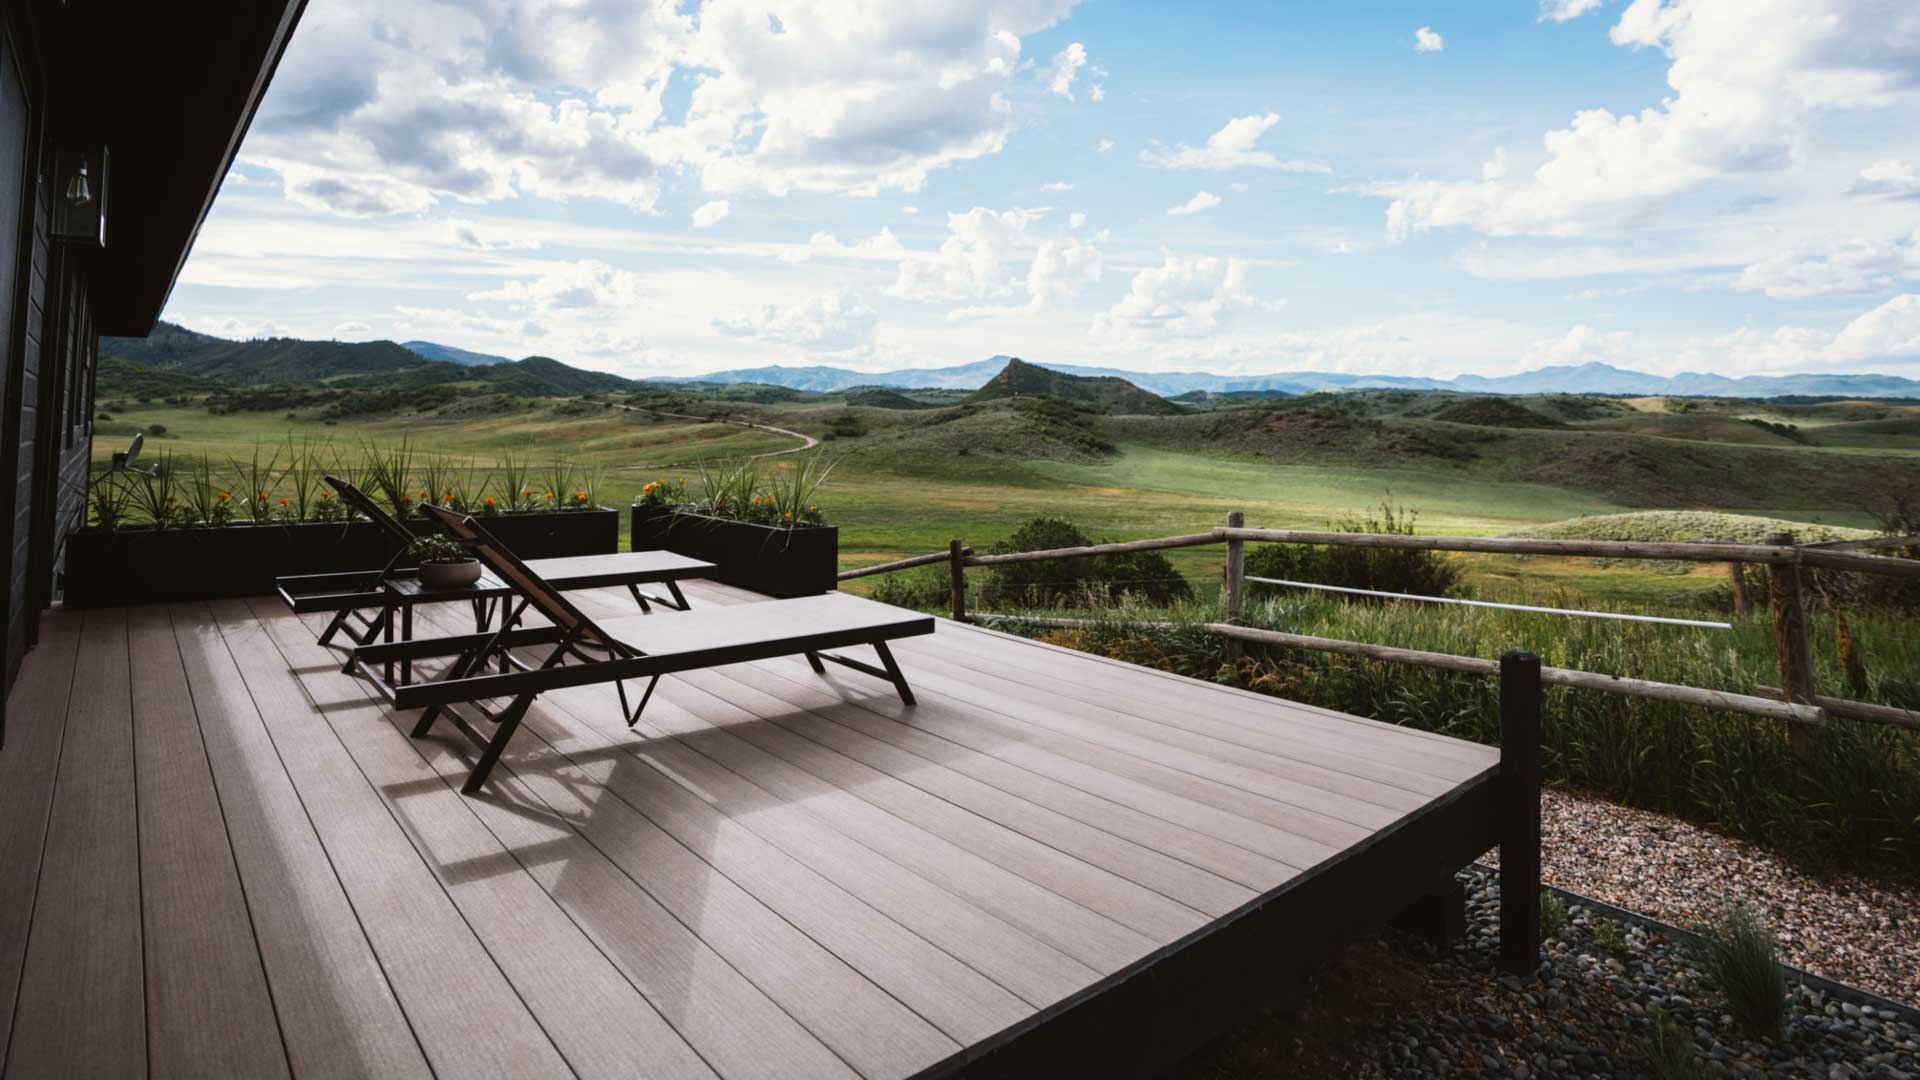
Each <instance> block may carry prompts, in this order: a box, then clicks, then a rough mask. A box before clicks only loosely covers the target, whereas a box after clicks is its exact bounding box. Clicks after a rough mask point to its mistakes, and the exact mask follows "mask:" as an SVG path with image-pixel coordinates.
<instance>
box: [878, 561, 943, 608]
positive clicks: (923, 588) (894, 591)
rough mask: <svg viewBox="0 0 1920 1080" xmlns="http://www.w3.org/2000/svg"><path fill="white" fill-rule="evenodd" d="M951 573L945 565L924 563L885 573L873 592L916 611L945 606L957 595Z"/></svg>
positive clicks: (886, 599) (886, 600)
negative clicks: (910, 568)
mask: <svg viewBox="0 0 1920 1080" xmlns="http://www.w3.org/2000/svg"><path fill="white" fill-rule="evenodd" d="M950 573H951V572H950V571H949V570H948V569H947V568H946V567H944V566H922V567H917V568H915V569H913V570H904V571H900V572H897V573H892V574H881V575H880V583H879V584H878V585H876V586H874V589H873V592H872V593H871V594H870V595H871V596H872V597H873V599H875V600H878V601H880V602H881V603H883V604H892V605H894V606H895V607H903V608H913V609H914V610H916V611H932V610H935V609H944V608H945V607H947V605H948V603H949V602H950V601H951V600H952V597H953V586H952V578H951V577H950V576H949V575H950Z"/></svg>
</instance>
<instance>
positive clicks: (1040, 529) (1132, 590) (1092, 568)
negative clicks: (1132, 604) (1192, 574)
mask: <svg viewBox="0 0 1920 1080" xmlns="http://www.w3.org/2000/svg"><path fill="white" fill-rule="evenodd" d="M1101 542H1102V543H1105V542H1106V541H1101ZM1093 543H1094V541H1093V540H1092V539H1091V538H1089V537H1088V536H1087V534H1086V533H1084V532H1081V531H1080V529H1079V527H1078V526H1076V525H1074V524H1073V523H1072V522H1070V521H1063V520H1061V519H1059V518H1034V519H1032V520H1031V521H1028V522H1027V523H1026V524H1024V525H1022V526H1020V527H1019V528H1018V529H1015V530H1014V532H1013V535H1012V536H1009V537H1007V538H1006V539H1005V540H1002V541H1000V542H998V543H996V544H994V545H993V547H992V549H991V553H992V554H995V555H1005V554H1010V553H1012V552H1016V551H1049V550H1053V549H1055V548H1070V547H1088V546H1090V545H1092V544H1093ZM1126 597H1131V598H1133V599H1134V600H1137V601H1139V602H1142V603H1148V604H1171V603H1176V602H1180V601H1185V600H1191V599H1192V598H1193V588H1192V586H1190V585H1188V584H1187V579H1186V578H1184V577H1182V576H1180V574H1179V572H1178V571H1176V570H1174V568H1173V564H1172V563H1170V562H1168V561H1167V559H1166V556H1164V555H1162V554H1160V553H1159V552H1157V551H1137V552H1130V553H1127V554H1123V555H1098V556H1085V557H1081V558H1075V559H1048V560H1044V561H1039V562H1018V563H1007V564H1004V565H1001V566H996V567H993V568H992V570H991V571H990V572H989V574H988V577H987V582H986V584H985V585H984V586H983V587H982V588H981V590H980V599H981V603H982V604H983V605H985V606H986V607H989V608H1002V607H1028V608H1072V607H1097V606H1102V605H1105V604H1109V603H1112V602H1115V601H1118V600H1121V599H1123V598H1126Z"/></svg>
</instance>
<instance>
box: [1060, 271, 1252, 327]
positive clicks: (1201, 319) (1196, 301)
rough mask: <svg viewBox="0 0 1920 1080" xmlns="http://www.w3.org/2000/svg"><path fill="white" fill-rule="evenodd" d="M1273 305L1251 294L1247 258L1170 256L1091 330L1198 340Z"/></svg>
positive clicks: (1136, 279) (1137, 280)
mask: <svg viewBox="0 0 1920 1080" xmlns="http://www.w3.org/2000/svg"><path fill="white" fill-rule="evenodd" d="M1271 306H1273V305H1271V304H1268V303H1265V302H1263V301H1261V300H1259V299H1258V298H1256V297H1255V296H1254V295H1253V293H1252V292H1251V291H1250V290H1249V288H1248V285H1247V264H1246V261H1245V260H1243V259H1227V258H1220V257H1218V256H1213V255H1201V256H1187V255H1176V254H1173V253H1171V252H1169V253H1168V254H1167V255H1166V256H1165V258H1164V261H1163V262H1162V263H1161V265H1159V266H1153V267H1148V268H1147V269H1145V270H1141V271H1138V272H1136V273H1135V274H1134V275H1133V281H1132V283H1131V284H1130V285H1129V286H1128V288H1127V295H1126V296H1124V297H1122V298H1121V300H1120V302H1119V303H1117V304H1115V305H1114V306H1113V307H1111V308H1109V309H1108V310H1107V311H1105V312H1103V313H1101V314H1100V315H1099V316H1097V317H1096V318H1095V319H1094V324H1093V329H1094V331H1095V332H1096V333H1104V334H1110V335H1113V336H1117V337H1134V338H1147V337H1154V336H1160V335H1171V336H1177V337H1198V336H1204V335H1207V334H1212V333H1214V332H1215V331H1217V330H1219V329H1220V328H1221V327H1222V325H1224V324H1225V323H1226V322H1228V321H1229V320H1230V319H1231V318H1232V317H1233V316H1234V315H1235V314H1236V313H1238V312H1242V311H1251V310H1255V309H1259V308H1264V307H1271Z"/></svg>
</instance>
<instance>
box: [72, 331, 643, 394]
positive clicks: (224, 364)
mask: <svg viewBox="0 0 1920 1080" xmlns="http://www.w3.org/2000/svg"><path fill="white" fill-rule="evenodd" d="M410 346H426V347H428V348H431V349H435V350H446V351H447V352H449V353H459V354H460V355H462V356H466V357H470V358H472V359H468V360H446V359H439V358H434V357H428V356H426V355H424V354H423V353H421V352H420V351H418V350H417V349H415V348H412V347H410ZM410 346H402V345H396V344H395V343H393V342H391V341H303V340H301V339H299V338H256V339H253V340H250V341H228V340H227V339H225V338H218V337H214V336H212V335H211V334H201V333H196V332H195V331H192V330H188V329H186V328H184V327H180V326H175V325H174V324H172V323H165V322H163V323H161V324H160V325H159V326H158V327H156V328H155V329H154V331H153V333H152V334H149V335H148V336H146V337H144V338H114V337H103V338H101V339H100V355H101V357H102V359H103V363H102V368H101V370H102V372H103V374H104V373H108V372H109V370H111V371H113V372H115V373H119V374H125V373H126V371H127V369H124V368H117V367H115V368H111V369H110V368H109V366H108V365H107V364H106V363H105V361H106V360H108V359H114V358H118V359H120V360H123V361H127V362H129V363H131V364H133V365H137V366H138V367H140V368H144V369H149V370H152V371H158V372H171V373H174V374H176V375H179V376H187V377H191V378H192V379H195V380H199V381H200V382H201V384H202V385H208V384H212V385H220V386H231V387H246V386H273V385H282V384H288V385H305V386H315V387H331V388H334V389H340V390H373V391H407V390H414V389H423V388H426V387H432V386H446V385H450V384H459V385H460V386H462V387H465V388H471V389H473V390H476V391H481V392H496V393H503V394H518V395H520V396H522V397H572V396H575V395H578V394H585V393H598V392H604V391H608V390H626V389H631V388H633V387H635V386H637V385H638V384H637V383H635V382H634V381H633V380H631V379H623V378H621V377H620V376H618V375H609V374H607V373H605V372H602V371H587V370H584V369H582V368H576V367H572V366H569V365H567V364H563V363H561V362H560V361H558V360H554V359H552V358H550V357H545V356H529V357H527V358H526V359H524V360H506V359H503V358H500V357H484V356H482V354H479V353H469V352H466V351H464V350H460V349H449V348H448V347H447V346H442V345H433V344H432V343H431V342H412V343H410Z"/></svg>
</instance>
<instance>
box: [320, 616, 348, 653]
mask: <svg viewBox="0 0 1920 1080" xmlns="http://www.w3.org/2000/svg"><path fill="white" fill-rule="evenodd" d="M351 614H353V609H352V608H342V609H340V610H339V611H337V612H335V613H334V616H333V621H332V622H330V623H328V624H327V632H326V633H324V634H321V635H320V647H321V648H323V649H324V648H326V647H327V642H329V641H332V640H333V635H335V634H337V633H339V632H340V629H341V628H342V627H344V626H346V625H347V616H349V615H351ZM348 636H349V637H351V636H352V631H348Z"/></svg>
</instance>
